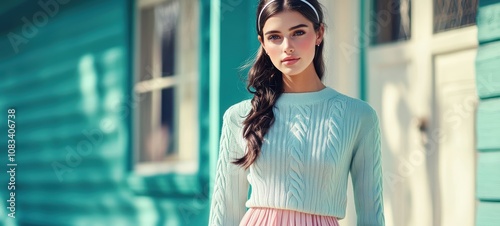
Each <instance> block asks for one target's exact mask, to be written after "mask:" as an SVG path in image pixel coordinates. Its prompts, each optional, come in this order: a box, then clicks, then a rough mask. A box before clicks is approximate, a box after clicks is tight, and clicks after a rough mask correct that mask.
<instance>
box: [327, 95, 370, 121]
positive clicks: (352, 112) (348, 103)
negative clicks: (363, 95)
mask: <svg viewBox="0 0 500 226" xmlns="http://www.w3.org/2000/svg"><path fill="white" fill-rule="evenodd" d="M336 99H338V100H340V102H341V103H342V104H343V105H344V106H343V107H344V109H345V110H344V114H345V115H346V116H348V117H350V118H352V119H353V120H356V121H368V123H370V124H371V123H373V122H375V121H377V120H378V116H377V111H376V110H375V109H374V108H373V107H372V106H371V105H370V104H369V103H368V102H366V101H364V100H361V99H358V98H354V97H350V96H347V95H345V94H343V93H339V94H338V95H337V97H336Z"/></svg>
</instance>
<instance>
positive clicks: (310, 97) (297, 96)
mask: <svg viewBox="0 0 500 226" xmlns="http://www.w3.org/2000/svg"><path fill="white" fill-rule="evenodd" d="M338 94H339V93H338V92H337V91H335V90H334V89H332V88H330V87H328V86H327V87H325V88H323V89H322V90H319V91H314V92H304V93H282V94H281V96H280V97H279V98H278V100H277V101H276V106H280V105H301V104H311V103H314V102H318V101H322V100H326V99H330V98H332V97H334V96H336V95H338Z"/></svg>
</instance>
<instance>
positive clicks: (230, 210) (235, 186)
mask: <svg viewBox="0 0 500 226" xmlns="http://www.w3.org/2000/svg"><path fill="white" fill-rule="evenodd" d="M232 109H234V108H229V109H228V110H227V111H226V112H225V113H224V117H223V122H222V133H221V138H220V152H219V159H218V161H217V172H216V175H215V185H214V190H213V195H212V204H211V206H210V219H209V224H208V225H209V226H232V225H239V223H240V221H241V219H242V218H243V215H244V214H245V212H246V207H245V202H246V200H247V196H248V186H249V185H248V181H247V178H246V172H245V171H244V170H243V168H241V167H239V166H237V165H234V164H233V163H231V162H232V161H234V159H236V158H241V157H242V156H243V154H244V151H243V150H242V148H241V146H240V145H239V142H238V141H237V139H236V137H237V136H238V135H240V134H239V133H235V132H234V131H239V129H237V125H236V124H235V123H234V121H233V120H231V115H235V114H234V113H236V112H234V111H232ZM231 112H233V113H231Z"/></svg>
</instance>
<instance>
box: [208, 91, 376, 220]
mask: <svg viewBox="0 0 500 226" xmlns="http://www.w3.org/2000/svg"><path fill="white" fill-rule="evenodd" d="M250 109H251V104H250V100H245V101H242V102H240V103H237V104H235V105H233V106H231V107H230V108H229V109H228V110H227V111H226V112H225V114H224V117H223V125H222V134H221V139H220V153H219V159H218V161H217V172H216V176H215V184H214V190H213V195H212V203H211V210H210V219H209V225H210V226H233V225H234V226H237V225H238V224H239V223H240V221H241V219H242V217H243V215H244V214H245V212H246V208H247V207H267V208H277V209H287V210H295V211H300V212H304V213H310V214H316V215H326V216H334V217H337V218H338V219H342V218H344V216H345V209H346V205H347V182H348V174H349V173H351V177H352V181H353V187H354V188H353V189H354V198H355V205H356V214H357V222H358V225H362V226H380V225H384V213H383V199H382V169H381V162H380V159H381V156H380V155H381V153H380V129H379V122H378V118H377V114H376V112H375V111H374V110H373V109H372V108H371V107H370V106H369V105H368V104H367V103H365V102H363V101H361V100H358V99H354V98H350V97H348V96H346V95H343V94H341V93H338V92H337V91H335V90H334V89H332V88H329V87H326V88H324V89H322V90H320V91H317V92H307V93H283V94H282V95H281V97H280V98H279V99H278V101H277V103H276V104H275V107H274V109H273V111H274V115H275V122H274V124H273V125H272V127H271V128H270V130H269V132H268V133H267V134H266V136H265V137H264V142H263V144H262V150H261V153H260V155H259V157H258V158H257V160H256V161H255V162H254V164H252V165H251V166H250V168H249V169H248V170H243V169H242V168H241V167H239V166H236V165H234V164H232V163H231V161H233V160H234V159H236V158H239V157H242V156H243V155H244V153H245V150H246V141H245V139H244V138H243V132H242V123H243V120H244V119H245V117H246V115H247V114H248V112H249V111H250ZM250 185H251V187H252V192H251V194H250V198H249V199H248V200H247V197H248V192H249V186H250Z"/></svg>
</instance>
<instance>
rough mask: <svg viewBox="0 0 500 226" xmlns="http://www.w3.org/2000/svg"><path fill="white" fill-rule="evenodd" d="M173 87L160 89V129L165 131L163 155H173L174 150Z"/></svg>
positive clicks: (175, 139)
mask: <svg viewBox="0 0 500 226" xmlns="http://www.w3.org/2000/svg"><path fill="white" fill-rule="evenodd" d="M175 107H176V105H175V88H169V89H163V90H162V91H161V109H160V111H161V117H160V118H161V122H160V125H161V129H162V131H163V132H164V133H165V138H164V139H165V141H166V145H165V149H164V150H165V155H167V156H168V155H173V154H175V153H177V151H176V149H177V148H176V141H177V134H176V133H175V131H177V129H176V125H175V121H176V120H175V114H174V113H175V110H174V109H175Z"/></svg>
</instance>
